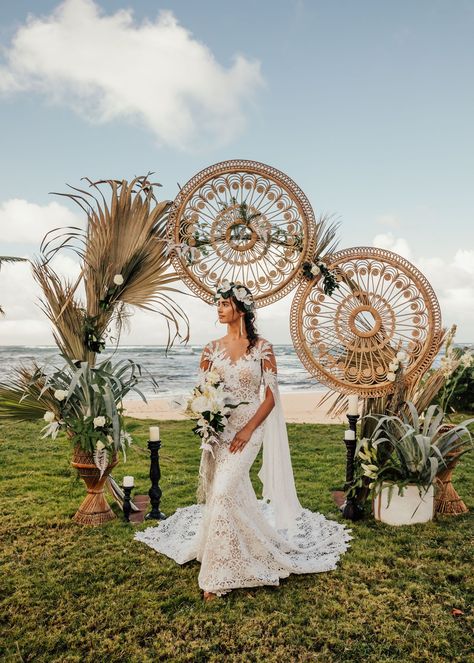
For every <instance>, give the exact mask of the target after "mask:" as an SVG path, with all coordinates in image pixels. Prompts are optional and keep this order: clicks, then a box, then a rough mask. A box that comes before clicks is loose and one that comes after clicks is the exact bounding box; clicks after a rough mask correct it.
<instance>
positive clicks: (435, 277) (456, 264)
mask: <svg viewBox="0 0 474 663" xmlns="http://www.w3.org/2000/svg"><path fill="white" fill-rule="evenodd" d="M373 245H374V246H377V247H379V248H382V249H387V250H390V251H394V252H395V253H398V254H400V255H402V256H403V257H404V258H406V259H407V260H409V261H410V262H411V263H413V264H414V265H415V266H416V267H418V269H419V270H420V271H421V272H422V274H424V276H425V277H426V278H427V279H428V281H429V282H430V283H431V286H432V287H433V290H434V291H435V293H436V296H437V297H438V300H439V303H440V306H441V312H442V315H443V324H444V325H445V326H450V325H452V324H453V323H456V324H457V326H458V331H457V336H456V338H457V340H458V341H459V342H472V341H474V250H466V249H458V250H457V251H456V253H455V254H454V255H453V256H451V257H449V258H441V257H438V256H422V255H419V254H418V253H417V252H415V250H414V249H412V248H411V247H410V245H409V243H408V241H407V240H406V239H403V238H402V237H395V236H394V235H393V234H392V233H386V234H380V235H377V236H376V237H374V240H373Z"/></svg>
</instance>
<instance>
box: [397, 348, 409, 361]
mask: <svg viewBox="0 0 474 663" xmlns="http://www.w3.org/2000/svg"><path fill="white" fill-rule="evenodd" d="M397 360H398V361H406V360H407V353H406V352H405V351H404V350H400V352H397Z"/></svg>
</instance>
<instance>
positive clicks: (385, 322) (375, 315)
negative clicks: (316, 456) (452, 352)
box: [291, 247, 442, 397]
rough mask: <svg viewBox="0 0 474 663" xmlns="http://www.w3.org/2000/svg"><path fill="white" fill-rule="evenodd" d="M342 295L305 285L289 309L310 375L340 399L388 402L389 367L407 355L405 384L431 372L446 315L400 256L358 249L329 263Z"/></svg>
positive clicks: (316, 285)
mask: <svg viewBox="0 0 474 663" xmlns="http://www.w3.org/2000/svg"><path fill="white" fill-rule="evenodd" d="M328 266H329V268H330V269H333V270H334V271H335V273H336V275H337V280H338V282H339V288H338V289H337V290H335V291H334V293H333V294H332V295H331V296H327V295H325V294H324V292H323V290H322V283H321V279H317V280H316V281H306V280H305V281H302V282H301V284H300V286H299V287H298V289H297V291H296V293H295V297H294V299H293V303H292V307H291V336H292V339H293V344H294V346H295V350H296V352H297V354H298V356H299V358H300V360H301V361H302V363H303V364H304V366H305V367H306V368H307V370H308V371H309V372H310V373H311V375H313V376H315V377H316V378H317V379H318V380H319V381H320V382H322V383H323V384H325V385H326V386H328V387H330V388H331V389H335V390H337V391H340V392H342V393H346V394H347V393H358V394H360V395H362V396H364V397H374V396H382V395H384V394H386V393H388V392H390V391H391V390H392V389H393V382H391V381H389V379H388V378H387V375H388V374H389V373H390V372H391V371H390V368H389V364H390V363H391V362H392V361H393V359H394V357H395V355H396V354H397V352H399V351H404V352H405V353H406V355H407V359H406V361H405V362H404V368H405V378H406V379H407V380H408V381H411V380H413V379H415V378H416V377H417V376H419V375H420V374H421V373H423V372H425V371H426V370H427V369H428V368H429V366H430V365H431V362H432V360H433V358H434V356H435V354H436V352H437V347H438V346H437V343H436V342H434V341H436V340H437V339H438V338H439V335H440V334H441V333H442V331H441V313H440V308H439V304H438V300H437V298H436V295H435V293H434V292H433V289H432V288H431V286H430V284H429V283H428V281H427V280H426V278H425V277H424V276H423V274H421V273H420V272H419V271H418V270H417V269H416V267H414V266H413V265H412V264H411V263H409V262H408V261H407V260H405V259H404V258H402V257H401V256H399V255H397V254H395V253H392V252H390V251H385V250H383V249H377V248H366V247H356V248H351V249H346V250H344V251H338V252H337V253H334V254H333V255H332V256H331V257H330V264H329V265H328Z"/></svg>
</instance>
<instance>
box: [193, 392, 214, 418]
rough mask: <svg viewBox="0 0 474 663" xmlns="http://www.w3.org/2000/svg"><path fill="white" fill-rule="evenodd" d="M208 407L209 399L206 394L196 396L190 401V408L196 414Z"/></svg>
mask: <svg viewBox="0 0 474 663" xmlns="http://www.w3.org/2000/svg"><path fill="white" fill-rule="evenodd" d="M209 409H210V407H209V399H208V398H206V396H196V398H194V399H193V400H192V402H191V410H192V411H193V412H195V413H196V414H201V413H202V412H206V411H207V410H209Z"/></svg>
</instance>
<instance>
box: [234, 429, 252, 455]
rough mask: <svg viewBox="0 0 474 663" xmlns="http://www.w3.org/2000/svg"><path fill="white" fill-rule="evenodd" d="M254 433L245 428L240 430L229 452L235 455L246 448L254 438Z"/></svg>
mask: <svg viewBox="0 0 474 663" xmlns="http://www.w3.org/2000/svg"><path fill="white" fill-rule="evenodd" d="M252 433H253V431H252V430H251V429H250V428H249V427H247V426H244V427H243V428H242V430H240V431H239V432H238V433H237V434H236V436H235V437H234V439H233V440H232V442H231V443H230V447H229V451H230V453H232V454H233V453H235V452H236V451H242V449H243V448H244V447H245V445H246V444H247V442H248V441H249V440H250V438H251V437H252Z"/></svg>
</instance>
